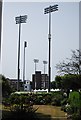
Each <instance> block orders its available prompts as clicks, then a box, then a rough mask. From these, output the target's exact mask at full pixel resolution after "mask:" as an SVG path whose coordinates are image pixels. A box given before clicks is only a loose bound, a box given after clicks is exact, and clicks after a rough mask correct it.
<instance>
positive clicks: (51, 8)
mask: <svg viewBox="0 0 81 120" xmlns="http://www.w3.org/2000/svg"><path fill="white" fill-rule="evenodd" d="M57 10H58V5H54V6H49V7H48V8H45V11H44V14H48V13H49V34H48V40H49V66H48V76H49V80H48V92H50V81H51V65H50V63H51V12H54V11H57Z"/></svg>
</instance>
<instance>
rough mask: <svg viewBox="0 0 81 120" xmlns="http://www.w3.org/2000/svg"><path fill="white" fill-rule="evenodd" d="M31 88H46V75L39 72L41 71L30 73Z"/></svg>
mask: <svg viewBox="0 0 81 120" xmlns="http://www.w3.org/2000/svg"><path fill="white" fill-rule="evenodd" d="M32 89H33V90H35V89H36V90H38V89H48V75H47V74H41V71H36V72H35V74H33V75H32Z"/></svg>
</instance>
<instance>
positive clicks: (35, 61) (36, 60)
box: [34, 59, 39, 89]
mask: <svg viewBox="0 0 81 120" xmlns="http://www.w3.org/2000/svg"><path fill="white" fill-rule="evenodd" d="M38 62H39V60H38V59H34V63H35V89H36V64H37V63H38Z"/></svg>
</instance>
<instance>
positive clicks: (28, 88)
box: [24, 80, 31, 92]
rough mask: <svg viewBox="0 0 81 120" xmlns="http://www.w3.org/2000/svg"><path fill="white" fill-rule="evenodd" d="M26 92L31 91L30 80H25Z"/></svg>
mask: <svg viewBox="0 0 81 120" xmlns="http://www.w3.org/2000/svg"><path fill="white" fill-rule="evenodd" d="M24 91H28V92H30V91H31V85H30V80H25V81H24Z"/></svg>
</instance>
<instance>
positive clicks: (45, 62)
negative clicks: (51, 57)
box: [43, 61, 47, 89]
mask: <svg viewBox="0 0 81 120" xmlns="http://www.w3.org/2000/svg"><path fill="white" fill-rule="evenodd" d="M43 64H44V89H45V84H46V76H45V65H46V64H47V61H43Z"/></svg>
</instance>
